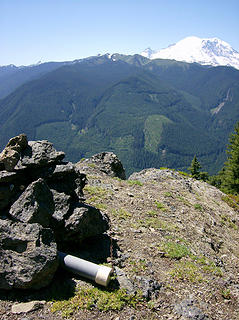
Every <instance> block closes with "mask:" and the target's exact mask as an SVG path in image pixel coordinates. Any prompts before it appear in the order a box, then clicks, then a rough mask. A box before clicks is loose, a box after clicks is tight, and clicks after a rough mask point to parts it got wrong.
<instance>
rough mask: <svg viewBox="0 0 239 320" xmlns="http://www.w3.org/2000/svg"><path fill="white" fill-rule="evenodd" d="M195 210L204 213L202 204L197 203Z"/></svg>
mask: <svg viewBox="0 0 239 320" xmlns="http://www.w3.org/2000/svg"><path fill="white" fill-rule="evenodd" d="M194 209H196V210H199V211H203V208H202V205H201V204H200V203H196V204H195V205H194Z"/></svg>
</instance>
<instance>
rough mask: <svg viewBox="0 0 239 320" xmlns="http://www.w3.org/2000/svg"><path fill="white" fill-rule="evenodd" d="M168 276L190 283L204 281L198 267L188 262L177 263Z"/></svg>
mask: <svg viewBox="0 0 239 320" xmlns="http://www.w3.org/2000/svg"><path fill="white" fill-rule="evenodd" d="M169 274H170V275H171V276H172V277H173V278H175V279H177V280H187V281H190V282H192V283H197V282H203V281H205V280H204V278H203V275H202V274H201V273H200V269H199V267H198V266H197V265H196V264H195V263H194V262H192V261H190V260H183V261H179V262H178V263H177V264H176V265H175V267H174V268H173V269H172V270H171V271H170V272H169Z"/></svg>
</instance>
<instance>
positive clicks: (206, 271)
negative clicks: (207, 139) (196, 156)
mask: <svg viewBox="0 0 239 320" xmlns="http://www.w3.org/2000/svg"><path fill="white" fill-rule="evenodd" d="M11 144H12V143H11ZM33 146H34V147H33ZM40 146H41V148H40ZM9 147H11V145H10V146H9ZM39 148H40V149H41V151H39V154H38V155H37V154H36V152H37V150H38V149H39ZM17 152H19V155H18V156H16V159H18V160H17V161H16V160H14V161H13V160H11V161H10V160H9V162H10V165H9V166H7V167H6V166H5V164H4V161H7V160H4V155H5V154H8V153H7V152H6V151H4V152H3V153H2V154H1V159H2V160H1V163H2V164H1V166H2V171H1V175H0V176H1V179H0V183H1V185H0V188H1V198H0V200H1V202H0V203H1V217H0V222H1V234H0V244H1V260H0V285H1V289H2V290H0V297H1V298H0V299H1V301H0V318H1V319H12V320H13V319H14V320H15V319H23V318H25V317H27V318H29V319H39V318H42V319H49V320H50V319H62V318H68V319H83V320H86V319H102V320H106V319H107V320H108V319H114V320H116V319H153V320H154V319H177V320H179V319H180V320H183V319H184V320H186V319H194V320H196V319H212V320H228V319H230V320H231V319H232V320H236V319H238V316H239V307H238V305H239V303H238V302H239V284H238V273H239V267H238V265H239V249H238V240H239V233H238V227H239V218H238V212H239V206H238V205H237V203H236V202H235V201H233V199H232V198H230V197H229V196H228V195H226V194H224V193H222V192H221V191H220V190H218V189H217V188H215V187H213V186H211V185H209V184H207V183H206V182H202V181H198V180H195V179H193V178H191V177H190V176H189V175H187V174H185V173H182V172H177V171H174V170H170V169H154V168H150V169H145V170H143V171H141V172H137V173H133V174H132V175H131V176H130V177H129V178H128V179H122V178H124V169H123V166H122V165H121V166H120V165H119V164H120V161H119V159H118V158H117V157H116V156H115V155H114V154H112V153H103V154H98V155H95V156H94V157H92V158H90V159H84V160H81V161H79V162H78V163H76V164H72V163H64V162H63V155H62V154H61V153H58V152H57V151H56V150H55V149H54V148H53V146H52V144H50V143H49V142H46V141H42V142H40V141H37V142H28V143H27V145H26V144H25V143H24V145H23V147H22V149H20V151H17ZM40 154H41V156H40ZM41 157H42V159H40V158H41ZM33 159H36V161H34V160H33ZM43 159H44V160H43ZM5 163H6V162H5ZM13 163H14V166H13ZM115 163H117V164H118V165H114V164H115ZM7 169H8V170H7ZM86 182H87V183H86ZM3 195H5V196H3ZM85 215H87V219H82V217H85ZM84 221H87V225H84V224H83V222H84ZM109 221H110V223H109ZM107 229H108V231H107ZM92 236H93V237H92ZM61 248H64V249H66V248H68V250H69V251H70V252H72V253H74V254H75V255H78V256H80V257H83V258H85V259H87V260H90V261H93V262H96V263H99V262H106V261H107V262H108V263H110V264H111V265H112V266H113V267H114V270H115V272H114V276H113V277H112V280H111V282H110V284H109V287H108V288H107V289H101V288H98V287H97V286H96V285H95V284H93V283H91V282H89V281H85V280H84V279H82V278H79V277H78V276H76V275H72V274H68V273H66V272H63V271H62V270H61V269H59V268H58V262H57V259H56V254H57V250H59V249H61ZM34 268H35V272H34V271H33V269H34ZM26 270H27V271H26ZM56 270H57V271H56ZM51 279H53V281H51ZM43 286H45V287H44V288H40V287H43ZM18 288H22V289H23V288H35V289H37V290H34V291H29V290H21V291H20V293H19V290H18ZM30 301H32V304H33V305H35V302H36V301H44V302H41V307H40V308H34V309H31V311H29V314H27V315H26V313H27V311H26V310H28V304H29V302H30ZM36 305H39V303H38V304H36ZM21 308H22V309H21ZM15 310H23V311H18V312H19V313H16V311H15ZM24 310H25V311H24ZM14 312H15V313H14ZM25 315H26V316H25Z"/></svg>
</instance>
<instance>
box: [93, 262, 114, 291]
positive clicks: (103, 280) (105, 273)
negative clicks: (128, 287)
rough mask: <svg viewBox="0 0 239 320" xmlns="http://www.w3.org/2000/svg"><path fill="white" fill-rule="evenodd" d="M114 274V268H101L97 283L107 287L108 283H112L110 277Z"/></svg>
mask: <svg viewBox="0 0 239 320" xmlns="http://www.w3.org/2000/svg"><path fill="white" fill-rule="evenodd" d="M112 272H113V269H112V268H109V267H106V266H100V267H99V269H98V271H97V274H96V276H95V282H96V283H98V284H100V285H102V286H105V287H107V285H108V283H109V282H110V275H111V273H112Z"/></svg>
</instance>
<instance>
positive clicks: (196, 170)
mask: <svg viewBox="0 0 239 320" xmlns="http://www.w3.org/2000/svg"><path fill="white" fill-rule="evenodd" d="M188 169H189V170H190V172H191V175H192V177H193V178H195V179H200V169H201V165H200V163H199V162H198V159H197V157H196V155H195V156H194V157H193V160H192V162H191V166H190V167H189V168H188Z"/></svg>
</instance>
